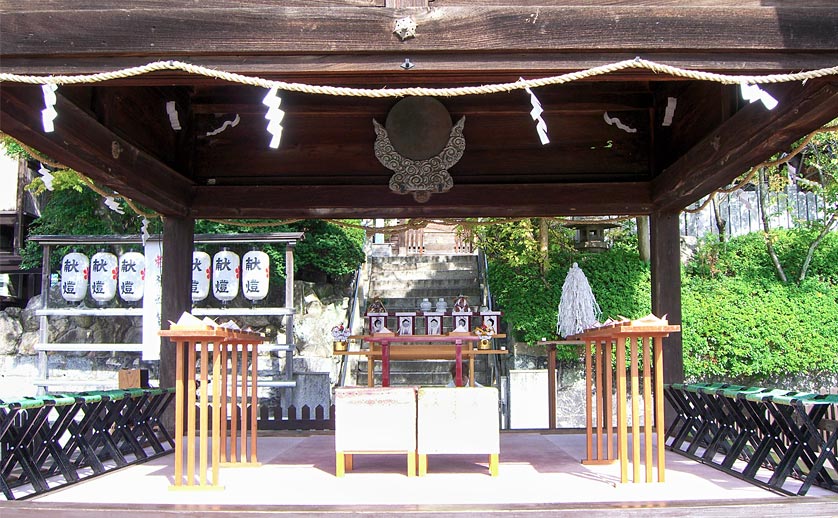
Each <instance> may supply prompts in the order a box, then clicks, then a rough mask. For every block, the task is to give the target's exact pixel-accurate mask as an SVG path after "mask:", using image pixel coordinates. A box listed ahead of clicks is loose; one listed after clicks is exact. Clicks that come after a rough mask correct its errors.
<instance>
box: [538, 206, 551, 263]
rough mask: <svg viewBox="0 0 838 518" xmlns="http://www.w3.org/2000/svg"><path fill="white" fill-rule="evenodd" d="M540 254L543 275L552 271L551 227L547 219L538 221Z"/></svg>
mask: <svg viewBox="0 0 838 518" xmlns="http://www.w3.org/2000/svg"><path fill="white" fill-rule="evenodd" d="M538 252H539V256H540V259H541V273H542V274H544V273H545V272H546V271H547V270H549V269H550V227H549V226H548V225H547V218H541V219H539V220H538Z"/></svg>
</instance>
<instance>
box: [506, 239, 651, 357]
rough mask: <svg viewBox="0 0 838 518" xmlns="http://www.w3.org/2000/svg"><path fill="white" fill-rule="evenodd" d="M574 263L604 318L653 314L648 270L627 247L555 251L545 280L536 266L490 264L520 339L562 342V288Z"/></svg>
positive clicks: (508, 319) (572, 354) (572, 353)
mask: <svg viewBox="0 0 838 518" xmlns="http://www.w3.org/2000/svg"><path fill="white" fill-rule="evenodd" d="M574 262H577V263H578V264H579V267H580V268H582V271H583V272H585V275H586V277H587V278H588V282H589V283H590V284H591V289H592V291H593V292H594V297H596V300H597V302H598V304H599V306H600V308H601V309H602V314H603V318H607V317H612V318H616V317H618V316H625V317H628V318H639V317H641V316H644V315H647V314H648V313H649V311H650V307H651V304H650V291H649V266H648V265H647V264H646V263H644V262H643V261H641V260H640V258H639V256H638V255H637V253H636V252H631V251H628V250H626V249H622V248H619V249H614V250H612V251H610V252H607V253H572V252H567V251H565V250H563V249H561V248H557V249H552V250H551V254H550V264H551V265H552V268H551V269H550V270H549V271H547V272H546V273H545V274H544V275H543V276H542V274H541V272H540V270H539V267H538V266H537V265H535V264H524V265H518V266H512V265H510V264H509V263H507V262H505V261H497V260H496V261H491V262H490V265H489V284H490V286H491V287H492V294H493V295H494V297H495V300H496V302H497V304H498V305H499V306H500V307H501V309H502V310H503V311H504V320H505V321H506V323H507V326H508V327H509V328H511V329H512V330H514V334H515V337H516V339H517V340H520V341H524V342H536V341H539V340H541V339H542V338H547V339H548V340H554V339H556V338H557V336H556V321H557V318H558V308H559V302H560V301H561V297H562V286H563V285H564V281H565V277H567V272H568V270H569V269H570V267H571V265H572V264H573V263H574ZM575 356H576V352H575V349H573V350H569V351H566V352H564V353H563V354H562V355H561V359H570V358H572V357H575Z"/></svg>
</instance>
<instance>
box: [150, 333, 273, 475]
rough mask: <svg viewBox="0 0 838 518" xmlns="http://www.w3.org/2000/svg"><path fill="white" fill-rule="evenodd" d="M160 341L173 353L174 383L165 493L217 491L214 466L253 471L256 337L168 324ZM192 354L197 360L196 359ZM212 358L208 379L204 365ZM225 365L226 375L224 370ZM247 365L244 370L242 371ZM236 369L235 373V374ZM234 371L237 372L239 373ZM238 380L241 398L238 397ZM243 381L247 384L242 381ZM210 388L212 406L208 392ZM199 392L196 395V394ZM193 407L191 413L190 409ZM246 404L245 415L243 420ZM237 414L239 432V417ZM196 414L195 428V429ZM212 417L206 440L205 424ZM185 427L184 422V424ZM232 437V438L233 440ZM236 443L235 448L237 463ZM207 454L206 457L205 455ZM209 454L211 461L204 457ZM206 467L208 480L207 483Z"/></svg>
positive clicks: (257, 339)
mask: <svg viewBox="0 0 838 518" xmlns="http://www.w3.org/2000/svg"><path fill="white" fill-rule="evenodd" d="M159 334H160V336H163V337H166V338H169V339H170V340H171V341H172V342H174V343H175V346H176V347H177V354H176V362H177V364H176V368H177V378H176V380H175V437H174V439H175V477H174V485H173V486H170V489H173V490H179V489H190V490H200V489H203V490H212V489H223V486H220V485H219V483H218V469H219V466H221V465H224V466H242V467H244V466H259V465H260V464H259V462H257V459H256V431H257V430H256V423H257V414H258V401H257V388H258V387H257V360H256V353H257V347H258V344H259V343H261V342H262V340H263V338H262V336H261V335H258V334H255V333H244V332H239V331H231V330H229V329H225V328H220V327H211V326H205V327H203V328H196V327H194V326H190V327H188V326H178V325H176V324H172V325H171V328H170V329H169V330H168V331H160V332H159ZM196 354H197V355H198V357H197V358H196ZM210 357H211V358H212V377H211V378H210V376H209V372H210V371H209V361H210ZM197 361H200V374H199V375H200V380H198V379H196V370H195V365H196V362H197ZM228 361H229V370H228ZM248 362H249V364H250V369H248ZM239 366H240V368H239ZM239 369H240V371H239ZM239 377H240V378H241V394H239V391H238V386H239ZM248 378H249V381H248ZM209 383H212V403H211V404H210V402H209V397H208V396H209V395H208V386H209ZM199 390H200V394H198V391H199ZM228 391H229V392H231V394H232V395H231V396H230V401H231V402H232V406H231V412H232V415H231V416H230V422H231V425H230V450H229V457H228V451H227V400H228ZM196 402H197V405H198V406H197V407H196ZM248 402H249V404H250V412H249V419H248V412H247V408H248ZM237 405H238V406H240V408H241V427H240V429H239V412H237V411H236V406H237ZM196 411H197V413H198V415H199V416H200V422H199V423H198V427H197V428H196V420H197V419H196ZM210 417H212V430H211V439H210V430H209V424H210V423H209V419H210ZM184 421H185V422H184ZM248 423H249V424H250V427H251V428H250V437H249V438H250V441H249V443H250V461H249V462H248V459H247V452H248V440H247V439H248V429H247V428H248ZM196 431H197V434H198V445H199V451H198V456H199V467H198V474H197V475H198V476H197V480H196V477H195V453H196V452H195V436H196ZM237 435H238V437H237ZM237 440H238V442H240V443H241V452H240V458H239V459H238V460H237V459H236V457H237ZM184 447H185V449H186V476H185V478H184V473H183V470H184ZM208 450H209V451H208ZM210 453H211V459H210V458H209V454H210ZM208 463H209V464H210V469H211V480H210V481H209V482H208V481H207V465H208Z"/></svg>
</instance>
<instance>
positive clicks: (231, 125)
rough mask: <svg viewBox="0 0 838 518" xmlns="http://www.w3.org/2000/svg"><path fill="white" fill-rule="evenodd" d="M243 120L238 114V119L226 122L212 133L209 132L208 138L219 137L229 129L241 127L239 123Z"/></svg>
mask: <svg viewBox="0 0 838 518" xmlns="http://www.w3.org/2000/svg"><path fill="white" fill-rule="evenodd" d="M241 120H242V119H241V117H239V114H238V113H237V114H236V118H234V119H233V120H229V121H224V124H222V125H221V126H220V127H218V128H216V129H214V130H212V131H208V132H207V136H208V137H212V136H214V135H218V134H219V133H221V132H222V131H224V130H226V129H227V128H235V127H236V126H238V125H239V122H241Z"/></svg>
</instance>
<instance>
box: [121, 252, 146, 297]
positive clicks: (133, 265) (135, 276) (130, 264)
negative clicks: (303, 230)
mask: <svg viewBox="0 0 838 518" xmlns="http://www.w3.org/2000/svg"><path fill="white" fill-rule="evenodd" d="M144 292H145V256H144V255H143V254H141V253H140V252H126V253H124V254H122V255H121V256H120V257H119V296H120V297H122V300H124V301H126V302H136V301H138V300H140V299H141V298H143V293H144Z"/></svg>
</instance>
